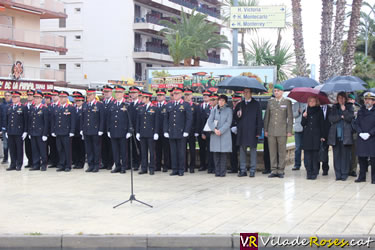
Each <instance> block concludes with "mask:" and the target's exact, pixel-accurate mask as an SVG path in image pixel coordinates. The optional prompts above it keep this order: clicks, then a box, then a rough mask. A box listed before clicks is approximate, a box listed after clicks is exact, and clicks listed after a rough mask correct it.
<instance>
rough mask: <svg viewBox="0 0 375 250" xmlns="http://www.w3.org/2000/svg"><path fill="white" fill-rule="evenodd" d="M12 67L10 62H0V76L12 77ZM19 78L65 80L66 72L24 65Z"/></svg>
mask: <svg viewBox="0 0 375 250" xmlns="http://www.w3.org/2000/svg"><path fill="white" fill-rule="evenodd" d="M12 67H13V65H10V64H0V77H9V78H12ZM20 79H27V80H53V81H56V82H66V72H65V70H56V69H50V68H37V67H25V66H24V67H23V73H22V74H21V78H20Z"/></svg>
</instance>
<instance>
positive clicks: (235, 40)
mask: <svg viewBox="0 0 375 250" xmlns="http://www.w3.org/2000/svg"><path fill="white" fill-rule="evenodd" d="M233 6H238V0H233ZM231 18H232V17H231ZM232 46H233V49H232V66H238V29H233V44H232Z"/></svg>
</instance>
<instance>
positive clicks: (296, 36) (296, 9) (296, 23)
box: [292, 0, 308, 76]
mask: <svg viewBox="0 0 375 250" xmlns="http://www.w3.org/2000/svg"><path fill="white" fill-rule="evenodd" d="M301 12H302V10H301V0H292V14H293V40H294V54H295V57H296V65H297V66H296V74H297V76H307V75H308V74H307V66H306V58H305V48H304V45H303V32H302V17H301Z"/></svg>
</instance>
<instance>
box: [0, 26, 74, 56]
mask: <svg viewBox="0 0 375 250" xmlns="http://www.w3.org/2000/svg"><path fill="white" fill-rule="evenodd" d="M0 44H7V45H12V46H16V47H19V48H31V49H37V50H49V51H57V52H67V49H66V48H65V37H63V36H57V35H53V34H49V33H41V32H40V31H38V30H25V29H19V28H15V27H13V26H9V25H0Z"/></svg>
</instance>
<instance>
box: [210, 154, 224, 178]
mask: <svg viewBox="0 0 375 250" xmlns="http://www.w3.org/2000/svg"><path fill="white" fill-rule="evenodd" d="M213 154H214V161H215V174H216V175H219V176H225V174H226V172H227V153H221V152H214V153H213Z"/></svg>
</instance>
